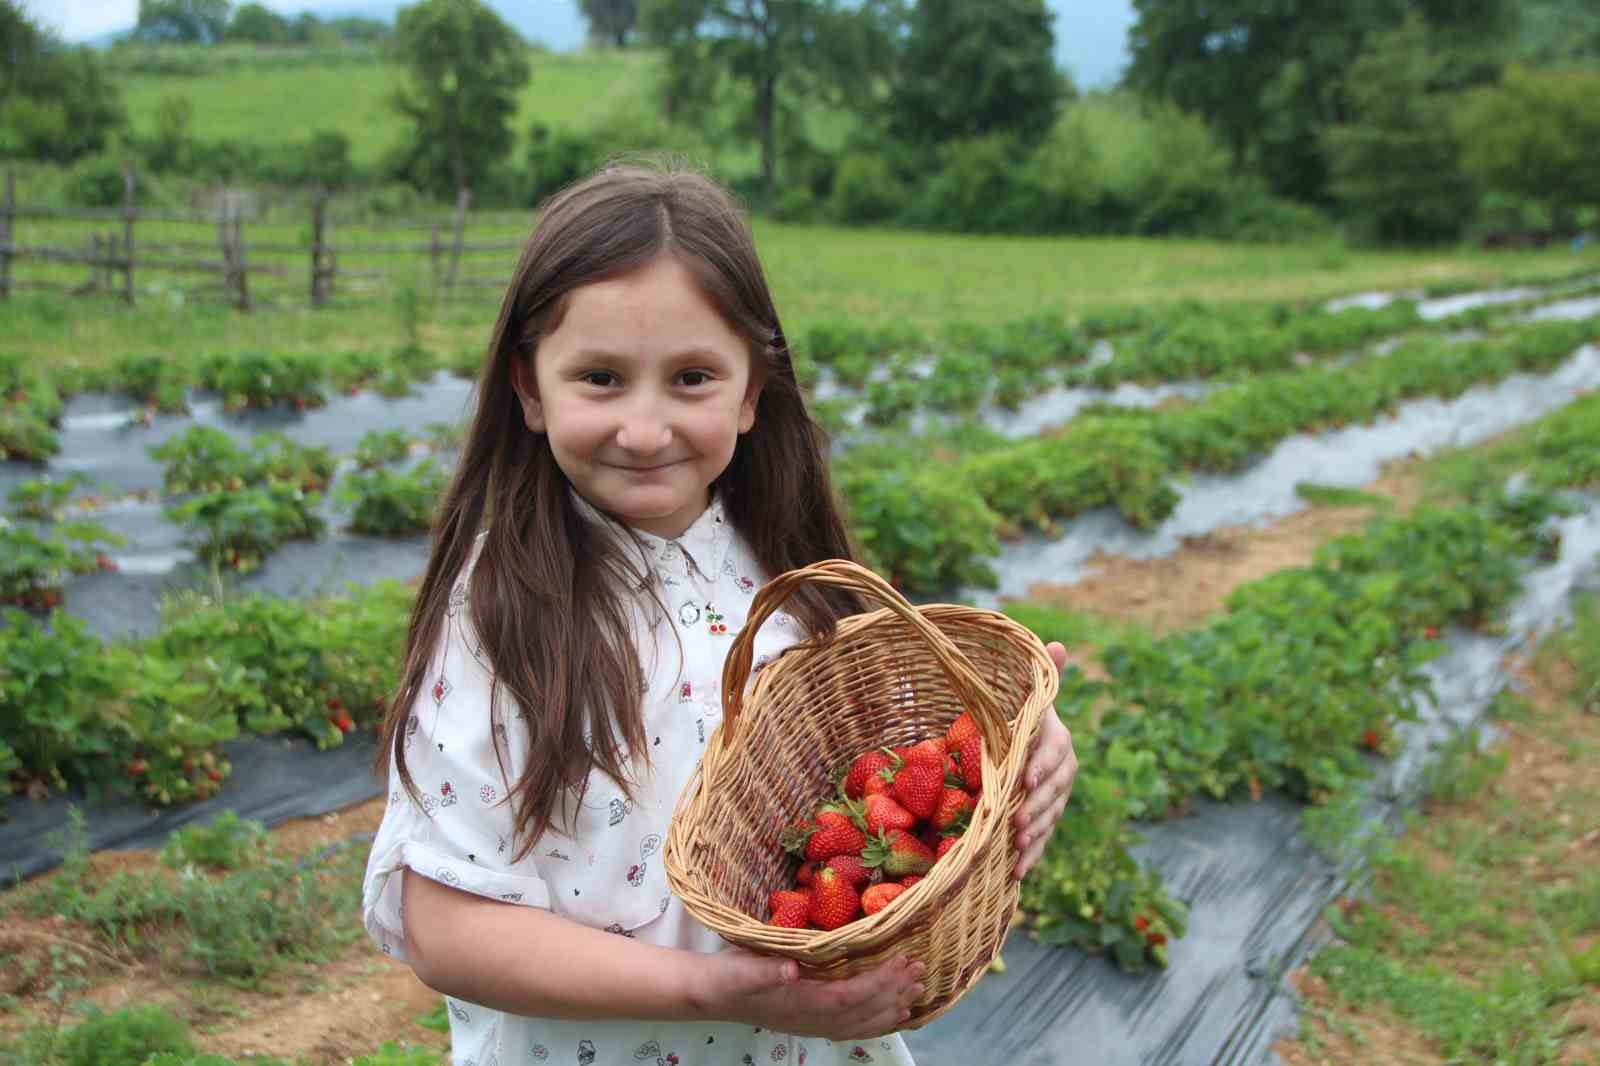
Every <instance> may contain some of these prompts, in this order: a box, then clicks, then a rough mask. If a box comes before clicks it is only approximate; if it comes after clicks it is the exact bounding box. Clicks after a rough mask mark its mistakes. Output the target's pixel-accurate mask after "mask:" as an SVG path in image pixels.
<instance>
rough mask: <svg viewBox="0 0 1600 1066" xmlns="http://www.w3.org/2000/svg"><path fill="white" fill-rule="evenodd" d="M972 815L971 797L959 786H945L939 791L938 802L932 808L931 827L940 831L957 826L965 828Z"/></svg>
mask: <svg viewBox="0 0 1600 1066" xmlns="http://www.w3.org/2000/svg"><path fill="white" fill-rule="evenodd" d="M971 817H972V797H971V796H969V795H968V794H967V793H965V792H963V791H962V790H961V789H959V788H946V789H945V790H944V791H943V792H941V793H939V804H938V806H936V807H935V808H934V809H933V817H932V821H933V827H934V828H935V829H937V830H939V831H941V832H943V831H944V830H946V829H950V828H953V827H957V826H959V827H960V828H963V829H965V828H966V825H967V821H968V819H970V818H971Z"/></svg>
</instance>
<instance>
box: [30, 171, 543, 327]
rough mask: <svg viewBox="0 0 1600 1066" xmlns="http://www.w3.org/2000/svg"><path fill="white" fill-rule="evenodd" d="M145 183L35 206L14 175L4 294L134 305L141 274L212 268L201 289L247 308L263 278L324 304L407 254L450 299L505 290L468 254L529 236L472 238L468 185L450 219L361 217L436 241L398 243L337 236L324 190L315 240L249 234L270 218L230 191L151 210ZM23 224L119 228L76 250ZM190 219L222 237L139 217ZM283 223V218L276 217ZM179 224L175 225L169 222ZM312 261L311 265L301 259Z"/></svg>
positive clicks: (510, 245) (129, 176)
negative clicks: (143, 233) (42, 270)
mask: <svg viewBox="0 0 1600 1066" xmlns="http://www.w3.org/2000/svg"><path fill="white" fill-rule="evenodd" d="M137 184H138V183H137V181H136V180H135V174H134V172H133V171H132V170H131V169H129V170H125V171H123V174H122V204H121V206H120V207H115V208H101V209H61V208H48V207H30V206H27V205H20V204H18V203H17V202H16V182H15V177H14V175H13V174H11V173H9V172H8V173H7V174H6V177H5V191H4V199H3V200H0V299H6V298H8V297H9V296H10V295H11V293H12V292H13V291H20V290H25V289H38V290H53V291H58V292H67V293H70V294H73V295H97V294H98V295H113V296H115V297H117V298H119V299H121V300H122V301H123V302H125V303H129V304H132V303H133V302H134V301H135V297H136V293H137V291H138V290H137V288H136V286H135V284H134V282H135V278H136V277H139V278H142V277H143V276H144V275H145V274H146V273H148V272H152V271H154V272H168V273H179V274H196V273H198V274H209V275H212V276H213V278H214V280H213V282H212V283H211V284H210V285H202V286H200V287H198V288H197V289H195V290H194V291H195V292H197V293H199V294H216V295H220V297H221V298H222V299H223V300H224V301H225V302H227V303H228V304H231V305H232V306H234V307H237V308H240V309H241V310H249V309H251V308H252V307H253V306H256V305H257V304H258V303H259V302H260V301H259V300H258V299H256V298H254V297H253V295H252V294H253V292H256V291H257V290H258V284H256V283H258V282H259V279H262V278H274V279H284V281H285V282H288V283H290V284H293V279H294V278H296V277H302V278H304V279H305V282H306V288H305V289H303V290H301V291H304V292H305V293H306V294H307V298H308V299H309V302H310V305H311V306H312V307H322V306H324V305H325V304H327V302H328V301H329V299H330V298H331V297H332V296H334V295H335V293H336V292H337V293H340V294H341V295H349V294H350V293H351V290H353V289H354V288H355V287H356V286H358V285H360V284H361V283H363V282H370V283H372V284H371V285H368V286H366V288H367V289H368V290H369V291H370V290H386V289H387V288H389V283H391V282H392V281H393V280H394V278H395V276H396V274H397V271H396V270H395V267H396V266H397V264H399V263H401V262H403V261H404V260H406V259H408V258H409V259H410V260H412V261H413V262H415V261H416V260H417V259H419V258H420V257H426V262H427V276H428V284H430V285H431V286H432V288H433V289H434V291H435V292H436V293H437V294H439V295H443V296H449V295H450V294H452V293H454V292H457V291H461V290H470V289H488V288H493V289H501V288H503V287H504V286H505V285H506V283H507V281H508V280H509V279H510V271H509V269H506V270H505V272H504V273H503V274H467V273H464V272H463V270H462V261H463V258H464V257H466V256H468V255H471V254H473V253H486V252H492V253H500V254H502V255H504V254H505V253H511V254H513V255H514V254H515V253H516V252H517V251H519V250H520V249H521V247H522V244H523V241H522V240H521V239H500V240H476V241H469V240H467V239H466V230H467V228H468V225H469V223H470V221H471V219H470V216H469V212H468V209H469V207H470V206H471V194H470V192H469V191H468V190H465V189H464V190H462V192H461V194H460V195H459V196H458V197H457V198H456V203H455V208H454V210H453V211H452V213H451V215H450V217H449V219H448V220H447V221H441V220H439V219H390V220H385V221H383V222H381V223H364V222H354V221H352V222H351V225H352V226H353V227H355V228H358V229H366V230H370V231H415V230H423V231H426V232H427V234H428V236H427V239H426V240H415V239H403V240H393V241H371V240H368V241H360V240H347V241H340V240H338V239H336V235H335V231H336V229H337V224H338V223H339V222H340V220H337V219H335V218H334V217H333V216H332V215H331V214H330V213H329V211H328V198H327V196H326V194H324V193H322V192H321V191H320V190H318V191H314V192H313V194H312V196H311V198H310V217H309V223H310V227H309V242H306V241H304V240H300V241H285V240H277V241H272V240H248V239H246V227H247V225H250V226H266V225H268V224H267V223H265V222H263V221H260V220H251V221H249V222H248V223H247V220H246V218H245V215H246V213H247V212H246V211H245V206H244V198H243V197H242V196H240V195H238V194H234V193H229V192H228V191H227V190H220V191H219V194H218V196H217V210H216V211H214V212H206V213H195V212H173V211H160V210H148V209H141V208H140V207H139V204H138V202H137V198H136V189H137ZM19 220H22V221H24V222H27V221H35V222H45V223H57V222H60V223H66V222H79V223H82V222H87V223H91V224H100V225H104V224H106V223H109V224H111V225H110V227H109V228H105V229H102V230H98V231H96V232H92V233H89V234H87V235H86V236H84V237H83V239H82V243H81V244H79V245H78V246H76V247H72V246H70V245H68V244H63V243H59V241H60V237H59V234H58V233H53V234H52V239H51V240H50V241H49V242H44V243H24V242H22V241H20V240H19V239H18V232H17V230H18V226H17V223H18V221H19ZM141 222H145V223H162V224H185V225H193V226H197V227H203V228H205V229H206V230H209V231H210V232H211V233H212V234H213V236H211V237H209V238H207V239H173V238H171V237H164V238H151V239H141V240H136V239H135V236H136V231H137V229H138V226H139V223H141ZM274 225H280V226H281V223H274ZM163 228H164V229H165V230H169V231H170V230H172V229H174V228H175V227H174V226H173V225H164V226H163ZM341 257H343V258H344V259H345V261H346V263H347V264H349V261H350V260H357V261H358V262H359V261H360V260H361V259H363V258H365V259H373V258H377V259H379V260H380V261H381V263H382V265H381V266H379V267H368V268H362V267H360V266H357V265H354V264H349V265H341ZM297 260H298V261H300V262H303V263H304V264H305V265H304V267H301V266H299V265H297V263H296V261H297ZM29 262H33V263H53V264H72V265H74V266H78V267H82V268H84V271H85V272H84V273H83V274H82V275H81V276H79V277H78V278H77V279H76V280H69V279H64V278H62V277H61V276H60V274H61V273H62V272H61V271H59V270H56V271H52V272H51V273H53V274H54V275H55V276H53V277H50V278H20V277H17V276H16V274H17V273H18V271H17V265H18V264H26V263H29Z"/></svg>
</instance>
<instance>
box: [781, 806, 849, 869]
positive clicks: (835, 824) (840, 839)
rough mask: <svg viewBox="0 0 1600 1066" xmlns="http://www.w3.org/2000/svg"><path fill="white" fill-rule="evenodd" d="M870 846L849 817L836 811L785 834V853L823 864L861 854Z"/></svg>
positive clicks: (802, 823)
mask: <svg viewBox="0 0 1600 1066" xmlns="http://www.w3.org/2000/svg"><path fill="white" fill-rule="evenodd" d="M866 843H867V838H866V837H864V836H862V835H861V830H859V829H857V828H856V826H855V823H854V822H852V821H851V820H850V819H849V817H848V816H846V815H844V814H841V813H839V812H838V811H832V810H825V811H823V812H822V813H821V814H819V815H817V818H816V821H815V822H801V823H800V824H799V825H798V826H791V827H790V828H789V829H785V830H784V831H783V847H784V850H785V851H788V852H790V853H791V854H796V855H799V854H804V855H805V857H806V858H808V859H811V860H813V861H819V862H820V861H822V860H824V859H831V858H833V857H834V856H835V855H858V854H860V852H861V849H862V848H863V847H865V846H866Z"/></svg>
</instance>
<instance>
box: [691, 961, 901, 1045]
mask: <svg viewBox="0 0 1600 1066" xmlns="http://www.w3.org/2000/svg"><path fill="white" fill-rule="evenodd" d="M705 958H706V962H707V965H704V966H697V967H696V972H697V973H698V974H699V977H700V980H699V988H698V989H697V991H696V994H695V997H694V998H695V1002H696V1003H697V1005H698V1006H699V1008H700V1012H701V1013H703V1014H704V1015H705V1016H706V1017H707V1018H709V1019H711V1020H715V1021H729V1022H742V1023H744V1024H746V1025H759V1026H762V1027H764V1028H767V1029H771V1030H772V1031H774V1032H778V1033H793V1034H794V1035H796V1036H820V1037H823V1038H825V1039H828V1040H866V1039H869V1038H871V1037H875V1036H882V1035H884V1034H885V1033H892V1032H894V1031H895V1030H896V1029H898V1028H899V1027H900V1024H901V1023H902V1022H904V1021H905V1020H906V1019H907V1018H909V1017H910V1016H911V1004H912V1003H913V1002H915V1000H916V999H917V997H918V996H920V995H922V985H921V983H920V981H919V978H921V976H922V972H923V965H922V963H920V962H911V961H910V960H908V959H905V958H899V959H891V960H890V961H888V962H886V963H884V964H883V965H882V966H879V967H878V968H877V969H875V970H868V971H866V972H865V973H859V974H857V975H856V976H854V977H850V978H846V979H845V980H842V981H815V980H810V979H806V978H801V977H800V976H799V972H800V971H799V967H798V966H796V964H795V962H794V960H792V959H778V958H773V957H772V956H770V955H757V954H755V953H754V952H749V951H744V950H742V949H737V948H736V949H733V950H730V951H719V952H717V953H716V954H714V955H708V956H706V957H705Z"/></svg>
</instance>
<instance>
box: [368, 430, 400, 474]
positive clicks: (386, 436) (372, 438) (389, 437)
mask: <svg viewBox="0 0 1600 1066" xmlns="http://www.w3.org/2000/svg"><path fill="white" fill-rule="evenodd" d="M410 448H411V438H410V436H408V435H407V433H406V431H405V430H403V429H374V430H370V431H368V432H367V433H366V434H364V435H363V436H362V438H361V440H360V442H359V443H357V444H356V465H357V466H358V467H360V468H361V469H362V470H372V469H374V468H376V467H380V466H383V465H384V464H385V463H393V462H397V461H399V460H401V459H404V458H405V457H406V455H407V454H408V453H409V451H410Z"/></svg>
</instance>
